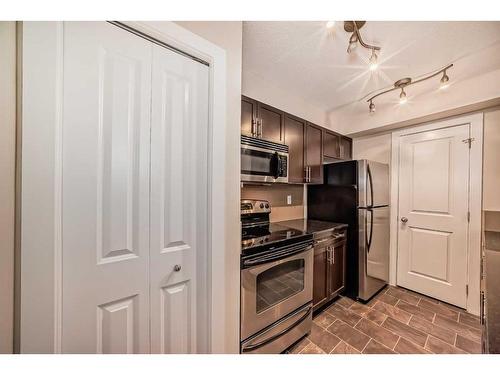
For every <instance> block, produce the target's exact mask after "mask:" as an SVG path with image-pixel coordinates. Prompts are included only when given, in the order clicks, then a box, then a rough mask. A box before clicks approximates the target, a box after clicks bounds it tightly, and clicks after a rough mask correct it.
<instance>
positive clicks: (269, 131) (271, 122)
mask: <svg viewBox="0 0 500 375" xmlns="http://www.w3.org/2000/svg"><path fill="white" fill-rule="evenodd" d="M284 117H285V113H284V112H283V111H280V110H279V109H276V108H274V107H271V106H269V105H267V104H264V103H260V102H259V103H258V104H257V128H258V137H259V138H263V139H266V140H268V141H273V142H283V123H284Z"/></svg>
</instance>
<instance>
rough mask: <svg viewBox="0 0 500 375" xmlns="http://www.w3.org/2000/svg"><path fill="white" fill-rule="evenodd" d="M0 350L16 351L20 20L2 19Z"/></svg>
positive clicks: (0, 88)
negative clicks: (16, 217)
mask: <svg viewBox="0 0 500 375" xmlns="http://www.w3.org/2000/svg"><path fill="white" fill-rule="evenodd" d="M0 46H1V52H0V353H12V350H13V328H14V209H15V155H16V146H15V144H16V23H15V22H0Z"/></svg>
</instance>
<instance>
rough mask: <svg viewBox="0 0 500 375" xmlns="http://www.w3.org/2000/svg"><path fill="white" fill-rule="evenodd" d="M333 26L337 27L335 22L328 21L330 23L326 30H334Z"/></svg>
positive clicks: (327, 24)
mask: <svg viewBox="0 0 500 375" xmlns="http://www.w3.org/2000/svg"><path fill="white" fill-rule="evenodd" d="M333 26H335V21H328V22H327V23H326V28H327V29H332V28H333Z"/></svg>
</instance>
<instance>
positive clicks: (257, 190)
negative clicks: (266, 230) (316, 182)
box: [241, 184, 304, 222]
mask: <svg viewBox="0 0 500 375" xmlns="http://www.w3.org/2000/svg"><path fill="white" fill-rule="evenodd" d="M288 196H291V202H292V203H291V204H287V197H288ZM241 199H263V200H267V201H269V203H270V204H271V215H270V220H271V222H276V221H283V220H293V219H301V218H303V217H304V186H303V185H291V184H290V185H284V184H283V185H281V184H275V185H244V186H243V187H242V188H241Z"/></svg>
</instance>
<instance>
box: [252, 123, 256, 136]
mask: <svg viewBox="0 0 500 375" xmlns="http://www.w3.org/2000/svg"><path fill="white" fill-rule="evenodd" d="M255 136H256V134H255V119H252V137H255Z"/></svg>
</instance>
